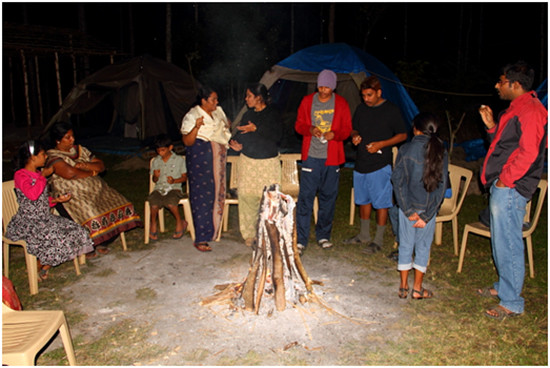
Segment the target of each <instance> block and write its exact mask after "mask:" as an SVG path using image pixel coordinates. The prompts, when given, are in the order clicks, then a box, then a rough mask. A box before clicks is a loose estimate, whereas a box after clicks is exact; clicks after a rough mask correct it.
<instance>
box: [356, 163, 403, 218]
mask: <svg viewBox="0 0 550 368" xmlns="http://www.w3.org/2000/svg"><path fill="white" fill-rule="evenodd" d="M391 172H392V170H391V165H386V166H384V167H383V168H381V169H380V170H377V171H373V172H371V173H368V174H361V173H359V172H357V171H355V170H354V171H353V191H354V196H355V204H357V205H365V204H371V203H372V206H373V207H374V208H375V209H378V208H390V207H392V206H393V202H392V195H393V186H392V185H391Z"/></svg>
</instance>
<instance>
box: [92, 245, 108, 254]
mask: <svg viewBox="0 0 550 368" xmlns="http://www.w3.org/2000/svg"><path fill="white" fill-rule="evenodd" d="M95 250H96V251H97V252H98V253H99V254H109V252H110V250H109V248H107V247H105V246H102V245H98V246H97V247H95Z"/></svg>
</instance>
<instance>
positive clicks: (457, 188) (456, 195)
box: [434, 165, 473, 256]
mask: <svg viewBox="0 0 550 368" xmlns="http://www.w3.org/2000/svg"><path fill="white" fill-rule="evenodd" d="M472 176H473V172H472V171H471V170H468V169H465V168H463V167H460V166H456V165H449V178H450V181H451V188H452V197H451V198H445V200H444V201H443V203H442V204H441V208H440V209H439V212H438V213H437V216H436V217H435V236H434V243H435V244H436V245H441V241H442V237H443V223H444V222H447V221H451V223H452V227H453V245H454V250H455V256H458V214H459V213H460V209H461V208H462V203H463V202H464V198H465V197H466V193H467V192H468V187H469V186H470V182H471V181H472Z"/></svg>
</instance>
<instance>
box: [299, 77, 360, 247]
mask: <svg viewBox="0 0 550 368" xmlns="http://www.w3.org/2000/svg"><path fill="white" fill-rule="evenodd" d="M336 81H337V76H336V73H334V72H333V71H332V70H328V69H325V70H323V71H322V72H320V73H319V76H318V77H317V92H316V93H313V94H310V95H308V96H306V97H304V98H303V100H302V102H301V103H300V107H299V108H298V116H297V118H296V125H295V129H296V131H297V132H298V133H299V134H301V135H302V136H303V141H302V175H301V178H300V193H299V195H298V205H297V209H296V225H297V232H298V248H299V249H300V250H302V249H304V248H305V247H307V244H308V239H309V228H310V221H311V213H312V211H313V201H314V199H315V196H316V195H317V194H318V196H319V212H318V216H317V224H316V226H315V235H316V239H317V244H318V245H319V246H320V247H322V248H325V249H326V248H330V247H332V243H331V242H330V235H331V232H332V220H333V218H334V208H335V205H336V197H337V196H338V183H339V178H340V165H341V164H343V163H344V162H345V161H346V158H345V155H344V143H343V142H344V140H346V139H347V138H348V137H349V134H350V132H351V112H350V109H349V106H348V103H347V102H346V100H345V99H344V98H343V97H342V96H339V95H337V94H336V93H334V90H335V89H336Z"/></svg>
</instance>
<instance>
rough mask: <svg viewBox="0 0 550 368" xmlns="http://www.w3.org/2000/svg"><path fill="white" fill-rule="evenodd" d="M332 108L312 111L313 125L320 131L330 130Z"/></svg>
mask: <svg viewBox="0 0 550 368" xmlns="http://www.w3.org/2000/svg"><path fill="white" fill-rule="evenodd" d="M333 115H334V109H326V110H316V111H314V112H313V119H314V123H313V124H314V125H315V126H316V127H317V128H319V130H320V131H321V132H322V133H326V132H328V131H330V126H331V125H332V116H333Z"/></svg>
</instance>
